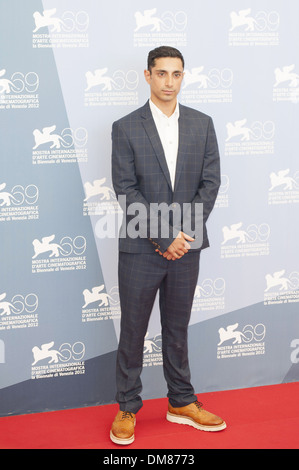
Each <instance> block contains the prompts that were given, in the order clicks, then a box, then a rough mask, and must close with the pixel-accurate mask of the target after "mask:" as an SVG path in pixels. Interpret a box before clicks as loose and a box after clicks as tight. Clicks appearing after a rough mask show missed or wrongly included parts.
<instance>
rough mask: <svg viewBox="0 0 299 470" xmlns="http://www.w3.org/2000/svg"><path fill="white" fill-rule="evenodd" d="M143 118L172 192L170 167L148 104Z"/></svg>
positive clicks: (143, 112) (143, 109) (142, 115)
mask: <svg viewBox="0 0 299 470" xmlns="http://www.w3.org/2000/svg"><path fill="white" fill-rule="evenodd" d="M141 117H142V118H143V120H142V124H143V126H144V128H145V131H146V133H147V135H148V138H149V140H150V141H151V144H152V146H153V149H154V151H155V153H156V156H157V159H158V161H159V163H160V166H161V169H162V171H163V173H164V176H165V178H166V180H167V183H168V184H169V187H170V188H171V190H172V185H171V181H170V174H169V171H168V166H167V162H166V159H165V155H164V150H163V147H162V143H161V140H160V137H159V134H158V131H157V128H156V125H155V121H154V119H153V116H152V113H151V110H150V107H149V103H148V102H147V103H146V104H145V106H144V107H143V108H142V113H141Z"/></svg>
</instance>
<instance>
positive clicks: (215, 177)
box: [184, 118, 221, 248]
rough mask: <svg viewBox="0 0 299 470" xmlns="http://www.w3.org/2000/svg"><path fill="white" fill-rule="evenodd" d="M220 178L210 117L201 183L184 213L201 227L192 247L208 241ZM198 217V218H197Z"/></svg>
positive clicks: (185, 216) (216, 146) (195, 224)
mask: <svg viewBox="0 0 299 470" xmlns="http://www.w3.org/2000/svg"><path fill="white" fill-rule="evenodd" d="M220 180H221V178H220V158H219V150H218V143H217V137H216V133H215V128H214V124H213V121H212V119H211V118H209V123H208V128H207V137H206V144H205V153H204V162H203V168H202V174H201V178H200V184H199V187H198V190H197V194H196V195H195V197H194V199H193V200H192V202H191V204H190V206H189V207H188V210H187V212H186V213H184V219H185V218H186V219H187V220H191V226H192V227H199V228H200V232H199V231H197V232H195V233H193V235H192V234H190V235H191V236H194V237H195V239H196V241H195V242H193V243H192V244H191V245H192V248H199V247H200V246H201V245H202V244H205V243H206V242H207V230H206V222H207V220H208V218H209V215H210V213H211V212H212V209H213V207H214V204H215V201H216V198H217V194H218V190H219V187H220V182H221V181H220ZM196 204H202V206H201V211H197V210H196ZM196 218H197V220H195V219H196ZM198 219H200V220H198Z"/></svg>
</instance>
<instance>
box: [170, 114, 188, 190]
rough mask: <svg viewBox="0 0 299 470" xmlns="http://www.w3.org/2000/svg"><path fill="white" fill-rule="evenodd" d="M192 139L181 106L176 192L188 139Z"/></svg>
mask: <svg viewBox="0 0 299 470" xmlns="http://www.w3.org/2000/svg"><path fill="white" fill-rule="evenodd" d="M189 138H190V129H188V126H187V120H186V118H185V111H184V109H183V108H182V106H180V117H179V149H178V156H177V163H176V171H175V181H174V191H175V190H176V188H177V186H178V183H179V179H180V175H181V172H182V169H183V165H184V159H185V155H186V146H187V144H188V139H189Z"/></svg>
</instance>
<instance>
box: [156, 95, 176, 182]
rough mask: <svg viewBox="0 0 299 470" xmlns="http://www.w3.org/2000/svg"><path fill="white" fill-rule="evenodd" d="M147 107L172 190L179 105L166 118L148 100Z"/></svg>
mask: <svg viewBox="0 0 299 470" xmlns="http://www.w3.org/2000/svg"><path fill="white" fill-rule="evenodd" d="M149 105H150V109H151V112H152V115H153V119H154V121H155V124H156V127H157V131H158V134H159V137H160V139H161V142H162V147H163V150H164V155H165V158H166V162H167V165H168V170H169V174H170V180H171V184H172V189H173V188H174V180H175V170H176V161H177V156H178V148H179V123H178V120H179V115H180V111H179V104H178V102H177V105H176V108H175V110H174V113H173V114H172V115H171V116H170V117H168V116H166V115H165V114H164V113H163V112H162V111H161V110H160V109H159V108H158V107H157V106H156V105H155V104H154V103H153V102H152V100H149Z"/></svg>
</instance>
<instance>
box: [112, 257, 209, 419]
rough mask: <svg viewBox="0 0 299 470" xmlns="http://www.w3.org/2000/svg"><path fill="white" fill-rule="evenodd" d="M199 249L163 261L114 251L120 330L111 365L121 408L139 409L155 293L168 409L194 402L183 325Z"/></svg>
mask: <svg viewBox="0 0 299 470" xmlns="http://www.w3.org/2000/svg"><path fill="white" fill-rule="evenodd" d="M199 257H200V251H194V252H192V250H190V252H189V253H187V254H185V255H184V256H183V257H182V258H181V259H179V260H175V261H172V260H170V261H168V260H167V259H165V258H163V257H162V256H160V255H159V254H158V253H126V252H120V253H119V268H118V271H119V294H120V304H121V331H120V339H119V347H118V353H117V365H116V385H117V395H116V400H117V401H118V403H119V405H120V410H122V411H131V412H133V413H137V411H138V410H139V409H140V408H141V407H142V399H141V396H140V393H141V390H142V384H141V379H140V375H141V371H142V362H143V347H144V337H145V335H146V332H147V327H148V323H149V318H150V314H151V311H152V308H153V304H154V301H155V297H156V294H157V291H159V305H160V315H161V327H162V354H163V371H164V376H165V379H166V383H167V387H168V394H167V396H168V398H169V401H170V403H171V405H172V406H175V407H179V406H186V405H188V404H190V403H192V402H194V401H195V400H196V398H197V397H196V396H195V395H194V389H193V387H192V385H191V382H190V368H189V361H188V324H189V320H190V315H191V309H192V303H193V296H194V291H195V287H196V283H197V278H198V272H199Z"/></svg>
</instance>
